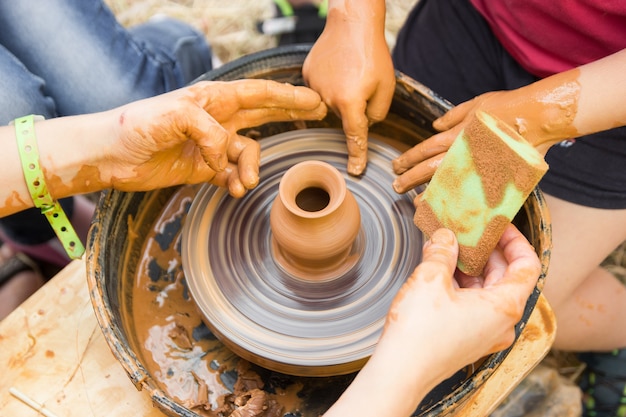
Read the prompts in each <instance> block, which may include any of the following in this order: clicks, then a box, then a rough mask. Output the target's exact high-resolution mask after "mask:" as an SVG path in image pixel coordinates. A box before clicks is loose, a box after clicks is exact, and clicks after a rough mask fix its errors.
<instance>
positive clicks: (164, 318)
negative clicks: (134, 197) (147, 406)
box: [130, 186, 302, 417]
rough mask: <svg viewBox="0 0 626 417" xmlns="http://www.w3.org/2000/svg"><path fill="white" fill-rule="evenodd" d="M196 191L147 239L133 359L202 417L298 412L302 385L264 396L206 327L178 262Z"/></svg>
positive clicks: (135, 305)
mask: <svg viewBox="0 0 626 417" xmlns="http://www.w3.org/2000/svg"><path fill="white" fill-rule="evenodd" d="M195 191H196V187H191V186H190V187H182V188H181V189H180V190H179V191H178V192H177V193H176V194H175V195H174V196H173V197H172V198H171V199H170V201H169V202H168V204H167V205H166V206H165V207H164V208H163V210H162V212H161V213H160V215H159V216H158V218H157V220H156V222H155V223H154V225H153V227H152V229H151V232H150V234H149V235H148V236H147V238H146V240H145V242H144V245H143V248H142V254H141V257H140V259H141V261H140V265H139V266H138V267H137V272H136V276H135V277H134V280H133V282H134V286H133V292H132V308H131V310H132V313H131V314H130V315H131V317H130V320H132V324H131V326H132V328H133V329H134V332H135V337H136V340H135V341H134V342H135V344H136V345H137V346H136V347H135V351H136V352H137V353H138V354H139V356H140V357H142V359H143V361H142V362H143V364H144V365H145V366H146V368H147V369H148V372H149V373H150V375H151V376H153V378H154V379H155V381H156V382H157V384H158V385H159V386H160V387H161V389H163V391H164V392H166V393H167V394H168V395H169V396H171V397H172V398H174V399H175V400H176V401H177V402H179V403H180V404H181V405H183V406H185V407H186V408H188V409H190V410H193V411H194V412H195V413H197V414H199V415H201V416H210V417H212V416H220V417H227V416H231V417H237V416H246V417H273V416H282V415H284V413H285V412H289V411H296V410H298V409H299V408H300V399H299V398H298V396H297V393H298V391H299V390H300V388H301V387H302V384H300V383H298V382H297V381H294V382H293V383H292V384H290V385H289V386H286V387H285V388H284V389H276V388H274V389H273V392H272V393H269V392H266V391H264V390H263V389H264V385H265V384H264V382H263V380H262V378H261V377H260V376H259V374H258V373H256V371H254V370H253V369H251V367H250V365H249V363H248V362H246V361H244V360H242V359H239V358H238V357H237V356H236V355H235V354H234V353H232V352H231V351H230V350H229V349H227V348H226V347H225V346H224V345H223V344H222V343H221V342H219V341H218V340H217V339H216V338H215V337H214V336H213V335H212V334H211V333H210V332H209V330H208V329H207V328H206V327H205V326H204V324H203V322H202V320H201V318H200V315H199V314H198V312H197V310H196V308H195V304H194V303H193V301H192V300H191V299H190V297H189V293H188V291H187V286H186V283H185V279H184V274H183V270H182V265H181V260H180V233H181V229H182V227H181V225H182V222H183V221H184V218H185V215H186V213H187V210H188V208H189V205H190V204H191V201H192V199H193V196H194V195H195Z"/></svg>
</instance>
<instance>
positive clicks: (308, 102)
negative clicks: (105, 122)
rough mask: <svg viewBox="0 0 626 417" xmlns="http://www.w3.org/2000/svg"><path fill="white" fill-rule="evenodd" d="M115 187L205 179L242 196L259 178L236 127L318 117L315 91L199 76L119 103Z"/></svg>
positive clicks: (321, 112) (250, 145)
mask: <svg viewBox="0 0 626 417" xmlns="http://www.w3.org/2000/svg"><path fill="white" fill-rule="evenodd" d="M116 114H117V115H118V116H116V117H118V120H119V123H118V124H117V126H116V129H115V130H114V135H113V137H115V138H118V139H117V141H116V142H115V143H113V144H111V151H110V152H111V155H110V157H109V158H108V159H109V160H110V164H109V165H108V166H109V167H110V170H111V171H110V173H109V175H110V176H111V182H112V186H113V188H116V189H119V190H135V191H136V190H148V189H154V188H160V187H165V186H170V185H175V184H184V183H198V182H210V183H212V184H215V185H218V186H224V187H228V189H229V192H230V194H231V195H232V196H234V197H241V196H243V195H244V194H245V192H246V191H247V190H249V189H251V188H253V187H255V186H256V185H257V184H258V181H259V163H260V146H259V144H258V143H257V142H256V141H254V140H252V139H250V138H246V137H244V136H241V135H238V134H237V131H238V130H240V129H243V128H247V127H254V126H258V125H261V124H264V123H267V122H272V121H282V120H296V119H321V118H323V117H324V116H325V114H326V106H325V105H324V104H323V103H322V102H321V99H320V97H319V95H318V94H317V93H315V92H314V91H313V90H310V89H308V88H306V87H295V86H292V85H289V84H282V83H278V82H274V81H267V80H239V81H231V82H199V83H197V84H194V85H191V86H189V87H186V88H182V89H179V90H176V91H173V92H170V93H167V94H164V95H162V96H158V97H154V98H151V99H148V100H143V101H140V102H135V103H132V104H129V105H126V106H124V107H121V108H119V109H117V111H116Z"/></svg>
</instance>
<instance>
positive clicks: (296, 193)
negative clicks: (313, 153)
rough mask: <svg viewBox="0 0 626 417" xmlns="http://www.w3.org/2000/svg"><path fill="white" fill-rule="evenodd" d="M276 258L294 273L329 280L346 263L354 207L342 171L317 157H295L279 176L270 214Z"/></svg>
mask: <svg viewBox="0 0 626 417" xmlns="http://www.w3.org/2000/svg"><path fill="white" fill-rule="evenodd" d="M270 226H271V229H272V243H273V250H274V255H275V257H276V260H277V262H278V263H279V264H280V265H281V266H282V267H283V268H284V269H285V270H286V271H287V272H289V273H291V274H292V275H294V276H295V277H296V278H301V279H304V280H309V281H320V280H328V279H332V278H333V277H336V276H338V275H340V274H341V272H342V271H345V270H346V269H347V268H349V267H350V265H352V264H353V263H354V262H350V261H349V259H348V257H349V255H350V252H351V249H352V244H353V242H354V240H355V238H356V237H357V235H358V233H359V229H360V226H361V215H360V211H359V206H358V204H357V202H356V200H355V198H354V196H353V195H352V193H351V192H350V190H348V188H347V187H346V181H345V179H344V178H343V176H342V174H341V172H339V171H338V170H337V169H336V168H334V167H333V166H332V165H330V164H328V163H326V162H321V161H306V162H300V163H298V164H296V165H294V166H293V167H291V168H290V169H288V170H287V171H286V172H285V174H284V175H283V178H282V179H281V181H280V185H279V190H278V195H277V196H276V199H275V200H274V202H273V204H272V209H271V213H270Z"/></svg>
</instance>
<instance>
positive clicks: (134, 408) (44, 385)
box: [0, 261, 163, 417]
mask: <svg viewBox="0 0 626 417" xmlns="http://www.w3.org/2000/svg"><path fill="white" fill-rule="evenodd" d="M11 388H12V389H13V390H17V392H18V393H22V394H24V395H25V396H27V397H28V398H29V399H31V400H33V401H35V402H36V403H38V404H41V405H43V406H45V409H46V410H47V414H48V415H49V416H57V417H70V416H77V417H78V416H81V417H87V416H103V417H104V416H108V417H110V416H116V417H124V416H160V417H162V416H163V413H161V412H160V411H159V410H158V409H156V408H154V407H153V406H152V402H151V400H150V398H149V396H148V395H147V394H145V393H142V392H139V391H137V389H136V388H135V387H134V386H133V384H132V383H131V381H130V379H129V378H128V376H127V375H126V373H125V371H124V369H123V368H122V366H121V365H120V364H119V363H118V362H117V360H116V359H115V357H114V356H113V354H112V353H111V351H110V350H109V347H108V345H107V343H106V341H105V340H104V337H103V335H102V332H101V331H100V327H99V325H98V323H97V321H96V317H95V315H94V313H93V309H92V306H91V301H90V299H89V293H88V289H87V279H86V277H85V263H84V262H83V261H74V262H72V263H71V264H70V265H68V266H67V267H66V268H65V269H63V270H62V271H61V272H60V273H59V274H58V275H57V276H55V277H54V278H52V279H51V280H50V281H49V282H48V283H47V284H46V285H45V286H44V287H43V288H41V289H40V290H39V291H38V292H36V293H35V294H34V295H33V296H32V297H30V298H29V299H28V300H26V302H25V303H24V304H22V305H21V306H20V307H19V308H18V309H17V310H15V311H14V312H13V313H11V314H10V315H9V316H8V317H6V318H5V319H4V320H3V321H2V322H0V415H1V416H3V417H4V416H6V417H13V416H21V417H30V416H41V415H46V414H44V413H39V412H37V411H36V410H34V409H33V408H31V407H29V406H27V405H26V404H25V403H24V402H23V401H20V400H18V399H17V398H16V397H15V396H14V395H12V394H11V393H10V392H9V390H10V389H11Z"/></svg>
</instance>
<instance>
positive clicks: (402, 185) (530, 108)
mask: <svg viewBox="0 0 626 417" xmlns="http://www.w3.org/2000/svg"><path fill="white" fill-rule="evenodd" d="M534 90H536V88H534V86H532V85H531V86H527V87H523V88H520V89H517V90H511V91H496V92H489V93H485V94H482V95H480V96H477V97H475V98H474V99H472V100H470V101H466V102H464V103H462V104H459V105H458V106H456V107H454V108H452V109H451V110H450V111H448V112H447V113H446V114H444V115H443V116H442V117H440V118H438V119H437V120H435V121H434V122H433V127H434V128H435V129H436V130H438V131H439V132H440V133H437V134H435V135H433V136H431V137H430V138H428V139H426V140H424V141H423V142H421V143H419V144H417V145H415V146H414V147H413V148H411V149H409V150H408V151H406V152H404V153H403V154H402V155H400V156H399V157H397V158H396V159H394V160H393V161H392V165H393V170H394V172H395V173H396V174H398V175H399V176H398V177H397V178H396V179H395V180H394V182H393V188H394V190H395V191H396V192H398V193H404V192H407V191H409V190H411V189H412V188H414V187H416V186H418V185H420V184H423V183H425V182H427V181H429V180H430V179H431V178H432V176H433V174H434V172H435V170H436V169H437V167H438V166H439V164H440V163H441V161H442V160H443V158H444V156H445V155H446V152H447V150H448V149H449V148H450V146H451V145H452V143H453V142H454V140H455V139H456V138H457V136H458V135H459V134H460V133H461V131H462V130H463V128H465V126H466V125H467V124H468V123H469V121H470V120H471V119H472V117H473V116H474V115H475V114H476V113H477V112H479V111H484V112H486V113H490V114H492V115H494V116H496V117H497V118H499V119H500V120H502V121H503V122H505V123H507V124H508V125H510V126H512V127H513V128H514V129H515V130H516V131H517V133H519V134H520V135H521V136H522V137H524V138H525V139H526V140H527V141H528V142H530V143H531V144H532V145H533V146H534V147H535V148H536V149H537V150H538V151H539V152H540V153H541V154H542V155H545V153H546V152H547V151H548V149H549V148H550V146H552V145H553V144H555V143H557V142H559V141H560V140H562V139H564V138H567V137H573V136H574V135H575V134H576V133H577V131H576V129H574V128H573V127H571V123H572V121H573V117H574V115H575V111H571V110H569V106H568V105H567V104H563V103H562V101H564V102H566V103H568V102H572V99H570V98H567V97H557V94H556V93H555V94H554V95H551V96H550V98H549V99H548V98H546V96H545V95H542V94H538V93H537V92H534ZM544 94H545V92H544Z"/></svg>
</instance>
